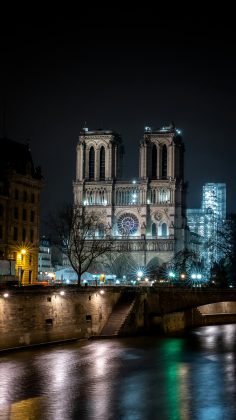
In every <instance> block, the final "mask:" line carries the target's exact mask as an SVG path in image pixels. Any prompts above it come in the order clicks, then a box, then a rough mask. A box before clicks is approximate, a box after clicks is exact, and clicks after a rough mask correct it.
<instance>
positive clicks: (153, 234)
mask: <svg viewBox="0 0 236 420" xmlns="http://www.w3.org/2000/svg"><path fill="white" fill-rule="evenodd" d="M152 236H154V237H156V236H157V227H156V223H153V224H152Z"/></svg>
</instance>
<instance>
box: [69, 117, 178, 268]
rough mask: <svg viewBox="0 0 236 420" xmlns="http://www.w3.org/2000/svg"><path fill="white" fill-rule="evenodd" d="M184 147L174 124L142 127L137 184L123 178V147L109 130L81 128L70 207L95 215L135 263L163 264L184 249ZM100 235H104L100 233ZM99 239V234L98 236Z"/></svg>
mask: <svg viewBox="0 0 236 420" xmlns="http://www.w3.org/2000/svg"><path fill="white" fill-rule="evenodd" d="M183 157H184V145H183V142H182V138H181V136H180V132H179V130H177V129H176V128H175V127H174V125H173V124H172V125H170V126H168V127H162V128H161V129H155V130H154V129H152V128H150V127H146V128H145V131H144V135H143V139H142V140H141V142H140V147H139V179H137V180H133V181H127V180H123V179H122V160H123V145H122V140H121V137H120V136H119V135H118V134H117V133H115V132H114V131H111V130H89V129H88V128H84V129H83V130H82V132H81V133H80V136H79V142H78V145H77V162H76V180H75V182H74V184H73V188H74V202H75V204H77V205H83V206H86V207H87V209H88V210H90V209H91V210H93V211H96V213H98V214H99V216H100V218H101V225H102V224H104V225H107V224H109V225H110V226H111V227H112V234H113V235H114V236H115V237H116V238H117V239H120V240H121V242H122V243H123V241H124V237H126V238H128V239H127V240H128V241H129V247H128V248H129V251H131V252H132V254H133V256H134V259H135V260H136V262H137V263H138V264H141V265H146V264H148V263H150V261H151V260H152V259H153V258H155V259H157V260H158V263H159V264H161V263H163V262H166V261H168V260H170V259H171V258H172V256H173V255H174V253H175V252H177V251H179V250H181V249H183V247H184V236H185V235H184V232H185V217H184V214H183V209H184V191H183V185H184V173H183V168H184V161H183ZM100 233H101V234H102V230H101V232H100ZM98 234H99V233H98Z"/></svg>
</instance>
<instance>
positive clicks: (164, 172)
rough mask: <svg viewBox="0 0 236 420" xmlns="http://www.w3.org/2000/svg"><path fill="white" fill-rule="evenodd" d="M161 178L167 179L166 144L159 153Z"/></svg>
mask: <svg viewBox="0 0 236 420" xmlns="http://www.w3.org/2000/svg"><path fill="white" fill-rule="evenodd" d="M161 177H162V178H167V147H166V144H164V145H163V146H162V151H161Z"/></svg>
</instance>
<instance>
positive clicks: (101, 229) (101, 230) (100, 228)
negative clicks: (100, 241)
mask: <svg viewBox="0 0 236 420" xmlns="http://www.w3.org/2000/svg"><path fill="white" fill-rule="evenodd" d="M98 237H99V238H104V225H103V224H102V223H101V224H100V225H99V226H98Z"/></svg>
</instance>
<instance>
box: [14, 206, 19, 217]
mask: <svg viewBox="0 0 236 420" xmlns="http://www.w3.org/2000/svg"><path fill="white" fill-rule="evenodd" d="M18 214H19V212H18V207H14V219H18Z"/></svg>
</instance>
